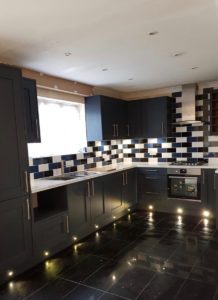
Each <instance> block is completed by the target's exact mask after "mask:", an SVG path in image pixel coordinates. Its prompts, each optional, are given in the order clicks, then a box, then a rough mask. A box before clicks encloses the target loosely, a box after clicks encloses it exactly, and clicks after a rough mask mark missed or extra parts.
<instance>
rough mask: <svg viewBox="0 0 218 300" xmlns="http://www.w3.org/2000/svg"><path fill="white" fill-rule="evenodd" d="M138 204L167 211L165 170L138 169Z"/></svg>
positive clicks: (141, 206)
mask: <svg viewBox="0 0 218 300" xmlns="http://www.w3.org/2000/svg"><path fill="white" fill-rule="evenodd" d="M138 205H139V208H143V209H148V208H149V206H150V205H152V206H153V208H154V209H155V211H160V212H161V211H163V212H166V211H168V200H167V170H166V169H162V168H158V169H155V168H145V169H140V170H138Z"/></svg>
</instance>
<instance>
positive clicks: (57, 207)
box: [33, 187, 67, 222]
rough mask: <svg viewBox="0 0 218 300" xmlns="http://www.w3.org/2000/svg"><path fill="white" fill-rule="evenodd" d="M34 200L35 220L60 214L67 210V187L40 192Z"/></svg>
mask: <svg viewBox="0 0 218 300" xmlns="http://www.w3.org/2000/svg"><path fill="white" fill-rule="evenodd" d="M33 202H34V205H33V216H34V221H35V222H38V221H41V220H44V219H47V218H50V217H52V216H55V215H58V214H60V213H62V212H64V211H66V210H67V197H66V187H58V188H55V189H51V190H48V191H42V192H39V193H37V194H36V196H35V199H34V201H33Z"/></svg>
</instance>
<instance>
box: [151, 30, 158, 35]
mask: <svg viewBox="0 0 218 300" xmlns="http://www.w3.org/2000/svg"><path fill="white" fill-rule="evenodd" d="M158 33H159V32H158V31H157V30H155V31H151V32H149V35H156V34H158Z"/></svg>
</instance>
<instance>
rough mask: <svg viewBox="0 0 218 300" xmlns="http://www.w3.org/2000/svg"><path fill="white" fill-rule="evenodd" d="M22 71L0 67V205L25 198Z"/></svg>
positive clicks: (26, 174) (25, 155)
mask: <svg viewBox="0 0 218 300" xmlns="http://www.w3.org/2000/svg"><path fill="white" fill-rule="evenodd" d="M22 96H23V95H22V77H21V71H20V70H19V69H16V68H12V67H8V66H5V65H0V99H1V100H0V101H1V109H0V144H1V150H0V151H1V155H0V165H1V175H0V181H1V186H0V201H5V200H8V199H13V198H18V197H22V196H26V195H27V194H28V173H27V169H28V155H27V144H26V137H25V122H24V109H23V99H22Z"/></svg>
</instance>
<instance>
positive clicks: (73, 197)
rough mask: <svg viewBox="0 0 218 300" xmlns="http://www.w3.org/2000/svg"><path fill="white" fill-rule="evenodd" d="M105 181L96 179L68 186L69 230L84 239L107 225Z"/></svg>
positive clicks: (71, 233)
mask: <svg viewBox="0 0 218 300" xmlns="http://www.w3.org/2000/svg"><path fill="white" fill-rule="evenodd" d="M103 191H104V190H103V180H102V178H96V179H93V180H88V181H85V182H79V183H75V184H72V185H69V186H67V199H68V212H69V230H70V235H71V236H72V238H73V239H75V238H76V239H77V238H82V237H84V236H86V235H88V234H89V233H91V232H93V231H94V230H97V229H98V228H99V227H100V226H102V225H104V224H105V205H104V195H103Z"/></svg>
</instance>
